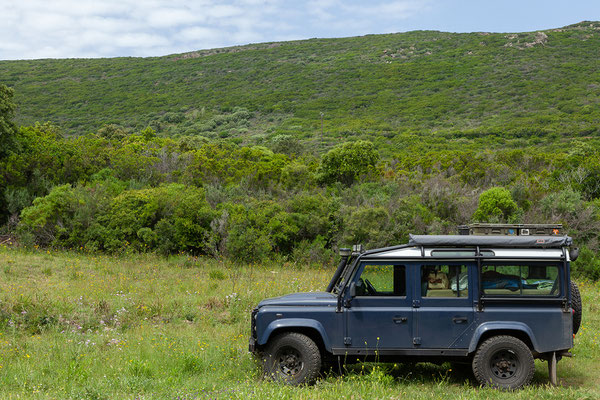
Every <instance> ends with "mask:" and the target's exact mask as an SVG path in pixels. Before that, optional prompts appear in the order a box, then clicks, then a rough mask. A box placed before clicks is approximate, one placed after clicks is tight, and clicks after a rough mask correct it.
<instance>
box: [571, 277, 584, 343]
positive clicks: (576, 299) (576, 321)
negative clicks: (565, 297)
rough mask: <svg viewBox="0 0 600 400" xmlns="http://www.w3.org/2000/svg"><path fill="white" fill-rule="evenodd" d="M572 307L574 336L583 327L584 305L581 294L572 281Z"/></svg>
mask: <svg viewBox="0 0 600 400" xmlns="http://www.w3.org/2000/svg"><path fill="white" fill-rule="evenodd" d="M571 307H573V334H576V333H577V332H578V331H579V327H580V326H581V314H582V305H581V293H579V288H578V287H577V284H576V283H575V282H573V281H571Z"/></svg>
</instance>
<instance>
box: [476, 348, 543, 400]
mask: <svg viewBox="0 0 600 400" xmlns="http://www.w3.org/2000/svg"><path fill="white" fill-rule="evenodd" d="M534 372H535V364H534V362H533V355H532V354H531V350H529V347H527V345H526V344H525V343H523V342H522V341H521V340H519V339H517V338H516V337H513V336H494V337H491V338H489V339H487V340H486V341H485V342H483V343H482V344H481V346H479V348H478V349H477V352H475V357H474V358H473V374H474V375H475V378H476V379H477V381H478V382H479V384H480V385H482V386H491V387H494V388H498V389H503V390H517V389H520V388H522V387H523V386H525V385H528V384H529V382H531V379H532V378H533V373H534Z"/></svg>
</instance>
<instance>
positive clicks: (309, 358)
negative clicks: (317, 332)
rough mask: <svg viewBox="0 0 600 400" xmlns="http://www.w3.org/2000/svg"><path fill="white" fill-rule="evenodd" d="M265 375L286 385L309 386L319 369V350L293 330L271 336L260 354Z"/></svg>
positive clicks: (310, 341) (306, 337)
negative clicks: (261, 354) (262, 353)
mask: <svg viewBox="0 0 600 400" xmlns="http://www.w3.org/2000/svg"><path fill="white" fill-rule="evenodd" d="M263 360H264V371H265V375H266V376H267V377H268V378H271V379H273V380H274V381H279V382H284V383H286V384H288V385H294V386H295V385H303V384H306V385H310V384H312V383H314V381H315V380H316V379H317V376H318V375H319V371H320V370H321V353H320V351H319V347H318V346H317V345H316V344H315V342H314V341H313V340H312V339H311V338H309V337H308V336H306V335H303V334H301V333H296V332H288V333H283V334H281V335H279V336H276V337H275V338H274V339H272V340H271V341H270V343H269V345H268V346H267V349H266V351H265V353H264V355H263Z"/></svg>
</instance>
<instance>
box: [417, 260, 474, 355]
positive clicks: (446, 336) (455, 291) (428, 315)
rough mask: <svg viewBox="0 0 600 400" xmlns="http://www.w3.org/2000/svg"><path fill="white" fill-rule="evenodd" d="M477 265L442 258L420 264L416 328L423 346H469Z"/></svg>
mask: <svg viewBox="0 0 600 400" xmlns="http://www.w3.org/2000/svg"><path fill="white" fill-rule="evenodd" d="M475 268H476V265H475V263H474V262H470V261H466V262H465V261H458V262H456V261H439V262H432V263H424V264H423V265H421V266H420V276H421V279H420V284H419V285H417V287H416V288H415V291H416V293H417V296H415V300H416V301H415V311H416V313H415V314H416V316H415V318H416V321H415V322H416V323H415V325H416V332H415V338H414V343H415V344H416V345H418V347H419V348H421V349H450V348H452V349H460V348H467V347H468V345H469V343H468V342H469V339H470V338H471V333H472V332H471V331H472V330H474V324H473V320H474V315H475V312H474V307H473V298H472V296H473V293H472V290H470V288H471V287H472V282H473V276H472V275H473V273H475Z"/></svg>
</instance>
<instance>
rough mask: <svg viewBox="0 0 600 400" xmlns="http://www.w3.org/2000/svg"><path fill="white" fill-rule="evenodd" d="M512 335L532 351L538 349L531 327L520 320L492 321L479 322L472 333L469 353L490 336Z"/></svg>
mask: <svg viewBox="0 0 600 400" xmlns="http://www.w3.org/2000/svg"><path fill="white" fill-rule="evenodd" d="M499 335H507V336H513V337H516V338H517V339H519V340H521V341H522V342H524V343H525V344H526V345H527V347H529V348H530V349H531V350H532V351H536V352H537V351H539V347H538V344H537V341H536V340H535V335H534V334H533V332H532V331H531V329H530V328H529V327H528V326H527V325H525V324H524V323H522V322H516V321H515V322H492V323H485V324H481V325H480V326H479V327H478V328H477V329H476V330H475V333H474V334H473V338H472V339H471V343H470V344H469V353H473V352H474V351H475V350H477V348H478V347H479V345H480V344H481V343H483V342H484V341H485V340H487V339H489V338H491V337H492V336H499Z"/></svg>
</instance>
